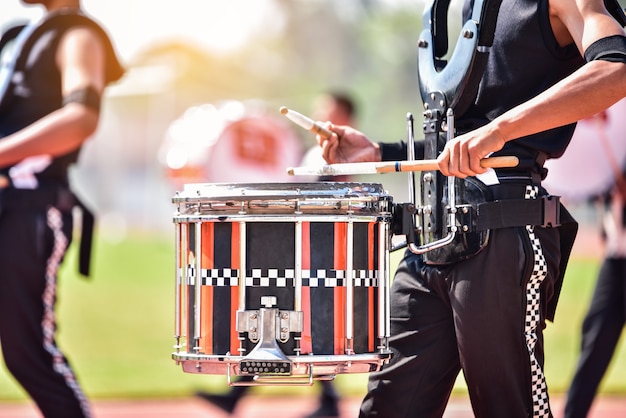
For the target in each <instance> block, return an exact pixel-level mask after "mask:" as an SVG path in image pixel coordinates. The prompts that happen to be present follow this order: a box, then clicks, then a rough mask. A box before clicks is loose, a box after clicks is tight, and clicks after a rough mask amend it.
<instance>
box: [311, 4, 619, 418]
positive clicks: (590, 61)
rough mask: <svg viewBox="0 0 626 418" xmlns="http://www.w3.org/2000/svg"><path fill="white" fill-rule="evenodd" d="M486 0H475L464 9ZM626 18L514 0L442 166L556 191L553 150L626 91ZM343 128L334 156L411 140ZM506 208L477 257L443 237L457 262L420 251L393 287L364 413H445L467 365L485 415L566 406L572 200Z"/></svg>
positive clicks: (475, 402)
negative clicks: (548, 179)
mask: <svg viewBox="0 0 626 418" xmlns="http://www.w3.org/2000/svg"><path fill="white" fill-rule="evenodd" d="M473 5H474V2H473V1H471V0H467V1H466V2H465V3H464V6H465V7H464V10H471V9H472V6H473ZM607 6H610V7H611V12H609V10H607ZM624 24H626V18H625V17H624V14H623V11H622V9H621V7H620V6H619V3H618V2H617V1H616V0H607V1H606V5H605V2H604V1H603V0H587V1H583V2H581V1H574V0H548V1H545V2H542V1H536V0H502V3H501V7H500V13H499V14H498V16H497V25H496V31H495V36H494V40H493V45H492V46H491V47H490V49H489V56H488V62H487V66H486V69H485V71H484V73H483V74H482V77H481V80H480V85H479V89H478V91H477V95H476V97H475V98H473V99H474V100H473V101H472V103H471V106H470V108H469V109H468V110H467V111H466V112H465V113H464V114H462V115H457V118H456V121H455V122H456V125H455V126H456V128H457V131H458V132H457V134H458V136H456V137H455V138H453V139H452V140H451V141H449V142H448V143H447V144H446V146H445V149H444V150H443V151H442V153H441V154H440V155H439V157H438V167H439V170H440V171H441V173H442V174H443V175H444V176H456V177H458V178H466V177H471V178H470V179H468V180H467V181H468V182H469V181H472V182H481V181H480V180H479V179H478V178H477V177H476V176H479V175H480V176H482V175H483V174H486V175H490V177H482V178H484V179H485V180H486V182H482V183H483V184H485V186H486V187H487V188H488V190H489V191H490V193H488V194H487V195H486V196H485V198H486V199H490V197H489V195H492V196H493V199H491V201H490V202H489V203H490V204H492V205H494V206H498V207H501V208H502V206H504V205H503V203H502V202H503V200H509V199H515V200H517V201H518V202H521V201H524V200H529V199H533V201H529V202H526V203H527V205H535V206H537V204H536V203H541V202H542V201H545V200H546V198H545V197H543V196H545V195H546V191H545V189H544V188H543V187H542V186H541V180H542V179H543V177H545V170H544V168H543V163H544V161H545V158H558V157H559V156H561V155H562V153H563V152H564V151H565V149H566V147H567V145H568V143H569V141H570V139H571V137H572V134H573V131H574V127H575V125H574V123H575V122H576V121H577V120H580V119H582V118H586V117H590V116H592V115H594V114H596V113H598V112H600V111H602V110H604V109H606V108H608V107H609V106H611V105H612V104H614V103H616V102H617V101H619V100H620V99H622V98H624V97H626V36H625V34H624V30H623V25H624ZM531 62H532V65H528V64H529V63H531ZM416 93H417V92H416ZM329 128H330V129H331V130H332V131H333V132H334V133H333V135H332V136H331V137H330V138H328V139H325V138H322V137H320V136H318V137H317V139H318V141H319V143H320V146H321V147H322V149H323V156H324V158H325V160H326V161H328V162H329V163H354V162H360V161H381V160H402V159H404V158H405V156H406V155H407V153H406V144H384V143H375V142H372V141H371V140H370V139H369V138H367V137H366V136H365V135H364V134H363V133H361V132H359V131H357V130H355V129H352V128H350V127H345V126H329ZM420 143H422V144H421V145H423V141H418V145H419V144H420ZM416 148H417V149H416V153H415V155H416V156H417V157H418V158H423V155H424V150H423V146H422V147H416ZM420 148H421V149H420ZM491 153H496V155H503V156H506V155H513V156H517V157H519V158H520V161H521V162H522V164H520V165H519V166H518V167H516V168H514V169H497V170H495V172H490V173H486V172H487V170H486V169H485V168H483V167H482V166H481V164H480V160H481V159H482V158H485V157H487V156H488V155H490V154H491ZM493 174H495V175H496V176H497V182H496V181H495V180H494V178H493ZM487 183H489V184H493V186H487ZM505 203H506V202H505ZM544 209H546V208H544ZM546 210H547V209H546ZM557 210H558V206H557V205H553V207H552V215H553V216H554V218H553V219H556V216H557V214H559V212H557ZM501 213H502V216H501V217H500V218H498V219H484V220H485V221H486V222H489V224H490V226H489V240H488V241H486V242H484V246H483V247H481V250H480V251H478V252H476V253H474V254H468V256H467V257H466V258H463V259H460V258H459V257H456V253H454V252H452V250H450V249H447V248H446V247H442V248H440V249H438V252H437V255H436V256H441V257H442V258H444V256H445V258H444V260H443V261H445V264H438V263H431V262H429V263H426V260H425V256H424V255H417V254H413V253H412V252H410V251H408V250H407V252H406V253H405V256H404V259H403V260H402V262H401V263H400V265H399V266H398V268H397V270H396V274H395V276H394V279H393V283H392V287H391V295H390V299H391V315H390V318H391V338H390V341H389V343H390V348H391V350H392V352H393V356H392V358H391V360H390V362H389V363H388V364H385V365H383V367H382V370H381V371H378V372H373V373H372V374H370V377H369V384H368V393H367V394H366V396H365V398H364V400H363V402H362V404H361V410H360V416H361V417H362V418H364V417H385V418H387V417H428V418H431V417H441V416H442V415H443V413H444V411H445V408H446V405H447V403H448V399H449V397H450V393H451V391H452V389H453V387H454V384H455V382H456V379H457V376H458V374H459V373H460V371H461V370H462V371H463V375H464V377H465V381H466V383H467V388H468V392H469V396H470V401H471V404H472V409H473V411H474V414H475V416H477V417H479V418H486V417H489V418H499V417H508V418H517V417H519V418H522V417H523V418H526V417H529V416H533V417H546V418H548V417H552V412H551V408H550V400H549V396H548V387H547V384H546V381H545V376H544V373H543V369H544V349H543V343H544V341H543V329H544V327H545V325H546V320H552V319H553V318H554V312H555V311H554V310H555V309H556V302H557V297H558V290H559V287H560V285H561V283H562V278H563V274H564V273H565V267H566V265H567V260H568V257H569V252H570V250H571V246H572V244H573V241H574V237H575V234H576V223H575V222H574V221H573V219H572V218H571V216H570V215H569V214H568V213H567V211H565V210H564V209H563V208H561V210H560V223H561V226H560V227H558V228H557V227H547V226H548V225H546V226H543V224H544V222H542V221H535V220H533V221H530V222H533V223H531V224H529V223H528V222H527V221H526V219H523V220H520V219H519V218H520V217H524V216H525V215H528V212H524V213H523V214H521V213H520V214H517V213H516V211H504V212H501ZM541 213H545V212H541ZM519 215H521V216H519ZM505 221H506V222H505ZM509 221H511V223H513V225H520V226H510V223H509ZM498 222H499V223H498ZM538 222H540V223H539V224H538ZM492 225H494V226H492ZM446 251H448V252H447V253H446ZM563 319H567V318H563Z"/></svg>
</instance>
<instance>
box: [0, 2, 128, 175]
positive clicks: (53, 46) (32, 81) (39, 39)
mask: <svg viewBox="0 0 626 418" xmlns="http://www.w3.org/2000/svg"><path fill="white" fill-rule="evenodd" d="M77 26H87V27H90V28H93V29H95V30H96V32H97V33H98V34H99V35H100V36H101V38H102V41H103V43H104V45H105V51H106V66H107V68H106V82H107V84H108V83H110V82H113V81H116V80H118V79H119V78H121V76H122V74H123V72H124V71H123V69H122V66H121V64H120V62H119V61H118V59H117V57H116V54H115V51H114V49H113V46H112V44H111V41H110V39H109V37H108V36H107V34H106V33H105V32H104V30H103V29H102V27H101V26H100V25H98V24H97V23H96V22H94V21H93V20H92V19H90V18H88V17H86V16H85V15H83V14H81V13H79V12H77V11H70V10H63V11H60V12H55V13H50V14H49V15H47V16H46V17H45V18H44V19H43V20H42V21H41V22H40V23H39V24H38V26H37V28H36V29H35V30H34V32H33V33H32V34H31V35H30V36H29V37H28V38H27V41H26V43H25V44H24V46H23V48H22V49H21V51H20V53H19V55H18V58H17V64H16V68H15V71H14V73H13V74H12V77H11V80H12V82H11V84H10V85H9V88H8V89H7V91H6V93H5V94H4V96H3V97H2V98H0V137H5V136H7V135H10V134H12V133H14V132H17V131H19V130H20V129H23V128H25V127H26V126H28V125H30V124H32V123H33V122H35V121H37V120H38V119H40V118H42V117H44V116H45V115H47V114H49V113H51V112H53V111H55V110H57V109H60V108H61V107H62V106H63V95H62V90H61V74H60V72H59V69H58V67H57V64H56V52H57V48H58V44H59V41H60V40H61V38H62V35H63V34H64V33H65V31H67V30H68V29H70V28H72V27H77ZM18 32H19V31H16V30H8V31H7V32H5V33H6V34H12V35H13V36H15V34H16V33H18ZM9 36H10V35H9ZM2 41H3V42H2V44H6V43H7V40H6V39H5V36H3V39H2ZM78 153H79V150H76V151H73V152H71V153H69V154H67V155H64V156H61V157H58V158H54V159H53V161H52V162H51V164H50V165H49V166H48V167H47V168H46V169H45V170H43V171H42V172H39V173H35V175H36V176H37V179H38V181H39V182H40V183H50V182H53V183H60V184H64V185H66V184H67V168H68V166H69V165H70V164H71V163H73V162H75V161H76V159H77V157H78ZM9 168H10V167H4V168H3V169H1V170H0V171H1V172H4V173H6V172H8V170H9Z"/></svg>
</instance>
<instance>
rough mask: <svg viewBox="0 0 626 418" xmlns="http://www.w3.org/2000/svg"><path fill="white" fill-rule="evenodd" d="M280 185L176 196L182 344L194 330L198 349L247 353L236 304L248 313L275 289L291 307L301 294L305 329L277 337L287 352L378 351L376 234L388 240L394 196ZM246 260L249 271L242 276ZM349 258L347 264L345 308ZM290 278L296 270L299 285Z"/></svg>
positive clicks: (372, 190) (362, 189) (369, 189)
mask: <svg viewBox="0 0 626 418" xmlns="http://www.w3.org/2000/svg"><path fill="white" fill-rule="evenodd" d="M274 187H276V189H277V190H280V191H274ZM285 188H286V187H285V185H282V188H280V187H278V186H276V185H271V184H270V185H263V186H256V185H251V184H245V185H240V184H235V185H197V186H192V187H188V188H187V190H186V192H185V193H180V194H178V195H177V196H176V197H175V198H174V202H175V203H177V204H178V205H179V212H178V213H177V215H176V216H175V218H174V222H175V224H176V227H177V229H178V231H179V232H178V234H177V236H178V238H177V239H178V240H179V242H177V248H179V249H180V250H179V254H178V255H177V258H178V260H177V264H178V266H180V267H179V269H180V270H181V271H180V272H179V275H180V277H182V283H181V291H180V292H179V298H180V300H179V301H177V306H178V307H179V309H180V312H179V315H178V317H179V319H178V321H180V324H179V327H180V329H181V330H182V334H184V338H186V340H187V346H188V347H187V348H188V349H190V350H191V348H192V347H191V340H192V337H193V336H199V339H198V341H196V342H193V345H194V348H193V349H194V352H195V353H197V354H206V355H210V356H211V355H216V356H222V355H241V356H244V355H245V354H246V353H248V352H250V350H251V349H252V348H253V347H254V343H253V342H251V341H250V339H249V338H248V336H247V335H246V333H245V332H238V324H237V312H238V311H242V310H244V311H246V312H251V314H254V312H257V311H258V310H259V309H260V308H261V305H260V301H261V297H262V296H275V297H276V301H277V306H276V307H277V308H278V309H279V310H280V311H281V312H282V311H294V310H297V309H296V298H297V297H298V296H297V295H298V294H299V295H300V296H299V297H300V298H301V299H300V302H299V305H301V306H300V309H301V310H302V311H303V313H304V315H303V316H304V321H303V330H302V332H301V333H292V334H291V338H289V340H288V341H286V342H281V343H280V344H279V345H280V348H281V350H282V351H283V352H285V354H287V355H295V354H315V355H317V354H320V355H331V356H332V355H340V354H346V353H347V352H352V353H368V352H370V353H371V352H376V351H377V350H378V349H379V347H378V345H379V334H380V332H379V329H380V328H381V324H380V321H381V320H380V318H381V315H380V310H381V309H382V308H384V307H381V306H380V302H379V301H380V300H381V299H380V298H381V294H380V293H379V292H380V285H381V283H380V280H381V278H380V277H379V276H380V274H381V269H382V270H384V269H385V268H386V264H385V263H386V260H382V261H381V260H380V258H381V256H380V254H381V248H380V243H381V234H382V235H383V236H382V242H383V243H386V241H387V240H388V236H386V234H388V231H389V226H388V222H389V220H390V213H388V212H387V208H388V207H389V201H390V198H389V197H388V196H387V195H386V194H385V193H384V192H383V191H382V189H381V188H380V186H378V185H374V186H372V185H367V184H365V185H363V184H352V183H349V184H328V185H320V184H315V185H308V184H300V185H296V186H295V187H294V188H293V190H296V191H289V190H288V191H285V190H283V189H285ZM207 190H212V191H211V192H208V191H207ZM338 190H339V191H338ZM242 191H243V193H242ZM285 194H286V195H288V196H287V197H285ZM242 195H245V196H243V197H242ZM294 196H295V197H294ZM297 229H298V230H299V232H298V231H297ZM381 231H382V232H381ZM242 232H243V234H242ZM384 246H386V244H385V245H384ZM382 250H383V252H382V254H385V251H386V249H382ZM297 253H301V256H300V257H301V259H298V257H297V256H296V254H297ZM384 257H385V255H383V258H384ZM242 262H243V265H244V266H245V269H246V275H245V279H240V278H239V272H240V271H241V270H240V269H241V266H242ZM348 265H351V271H352V272H353V273H352V275H350V277H351V279H350V281H351V284H350V287H351V290H350V292H351V293H352V295H351V302H350V303H349V305H350V306H351V310H350V312H351V313H350V315H347V309H348V306H347V305H348V303H347V292H348V277H347V276H349V274H348V272H347V271H346V269H347V268H348ZM198 269H199V270H200V285H199V286H200V289H199V290H198V289H197V288H196V286H197V284H196V283H197V280H196V277H197V271H198ZM296 276H298V277H301V278H302V281H301V283H302V286H301V290H299V289H298V288H297V286H296V285H295V284H296V280H295V278H296ZM385 276H386V274H385ZM198 291H199V294H200V297H199V298H197V297H196V295H197V293H198ZM198 302H199V303H198ZM242 305H243V307H242ZM347 317H349V321H350V322H349V324H348V322H347V321H348V319H347ZM197 318H199V321H198V320H197ZM347 328H350V329H349V330H348V329H347ZM348 334H350V335H351V336H352V338H351V341H350V342H347V337H348ZM296 341H298V342H297V343H296Z"/></svg>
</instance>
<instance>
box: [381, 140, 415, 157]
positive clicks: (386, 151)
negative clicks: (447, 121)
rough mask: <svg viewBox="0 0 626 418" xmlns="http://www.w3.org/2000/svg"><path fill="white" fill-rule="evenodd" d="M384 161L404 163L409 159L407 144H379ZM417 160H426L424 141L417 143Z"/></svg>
mask: <svg viewBox="0 0 626 418" xmlns="http://www.w3.org/2000/svg"><path fill="white" fill-rule="evenodd" d="M378 145H379V146H380V156H381V160H382V161H404V160H406V159H407V152H406V151H407V150H406V142H404V141H399V142H393V143H387V142H379V143H378ZM415 159H416V160H423V159H424V141H415Z"/></svg>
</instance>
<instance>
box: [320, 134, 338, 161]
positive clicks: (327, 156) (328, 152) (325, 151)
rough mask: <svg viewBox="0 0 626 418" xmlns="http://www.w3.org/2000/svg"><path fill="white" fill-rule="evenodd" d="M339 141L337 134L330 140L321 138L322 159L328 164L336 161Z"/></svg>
mask: <svg viewBox="0 0 626 418" xmlns="http://www.w3.org/2000/svg"><path fill="white" fill-rule="evenodd" d="M338 142H339V140H338V138H337V134H335V133H333V134H332V135H331V136H330V137H329V138H321V139H320V146H321V147H322V157H324V160H326V162H328V163H332V162H333V161H334V155H335V154H336V150H337V144H338Z"/></svg>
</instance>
